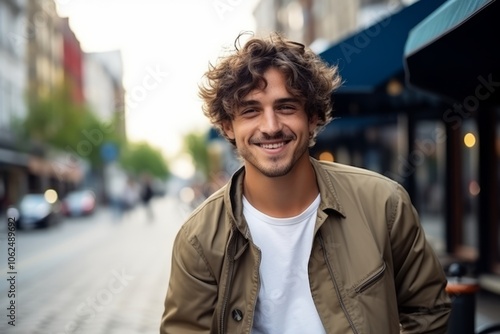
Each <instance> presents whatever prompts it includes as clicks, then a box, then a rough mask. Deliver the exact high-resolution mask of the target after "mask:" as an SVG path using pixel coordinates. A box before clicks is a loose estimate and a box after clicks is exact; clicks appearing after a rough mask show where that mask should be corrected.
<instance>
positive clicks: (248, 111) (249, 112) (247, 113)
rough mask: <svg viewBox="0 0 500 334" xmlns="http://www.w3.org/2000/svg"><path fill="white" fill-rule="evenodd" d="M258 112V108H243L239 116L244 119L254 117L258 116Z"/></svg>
mask: <svg viewBox="0 0 500 334" xmlns="http://www.w3.org/2000/svg"><path fill="white" fill-rule="evenodd" d="M258 112H259V111H258V110H257V109H256V108H243V109H241V110H240V112H239V115H240V116H243V117H253V116H255V115H257V113H258Z"/></svg>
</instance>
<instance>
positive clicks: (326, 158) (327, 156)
mask: <svg viewBox="0 0 500 334" xmlns="http://www.w3.org/2000/svg"><path fill="white" fill-rule="evenodd" d="M319 160H323V161H331V162H333V161H335V158H334V157H333V154H331V153H330V152H328V151H325V152H321V154H320V155H319Z"/></svg>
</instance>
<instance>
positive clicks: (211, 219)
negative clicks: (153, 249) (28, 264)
mask: <svg viewBox="0 0 500 334" xmlns="http://www.w3.org/2000/svg"><path fill="white" fill-rule="evenodd" d="M226 188H227V186H224V187H222V188H221V189H219V190H218V191H216V192H215V193H214V194H212V195H211V196H210V197H208V198H207V199H206V200H205V201H203V203H201V204H200V205H199V206H198V207H197V208H196V209H194V210H193V212H192V213H191V214H190V215H189V216H188V218H187V219H186V221H185V222H184V224H183V225H182V227H181V230H180V231H179V236H178V237H181V238H183V239H185V240H186V241H187V242H189V243H190V244H192V245H194V244H197V245H199V246H200V247H203V248H206V247H208V245H209V244H210V243H212V242H213V241H214V240H218V239H221V238H222V239H225V238H227V234H228V233H229V231H230V224H229V220H228V219H227V216H228V215H227V214H226V207H225V204H224V192H225V191H226ZM224 244H225V243H224Z"/></svg>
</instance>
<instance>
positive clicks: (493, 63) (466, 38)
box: [405, 0, 500, 103]
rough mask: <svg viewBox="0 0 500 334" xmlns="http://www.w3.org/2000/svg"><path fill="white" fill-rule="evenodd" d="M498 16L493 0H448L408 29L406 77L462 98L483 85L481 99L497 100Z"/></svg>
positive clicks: (499, 9)
mask: <svg viewBox="0 0 500 334" xmlns="http://www.w3.org/2000/svg"><path fill="white" fill-rule="evenodd" d="M499 19H500V3H499V1H497V0H474V1H471V0H448V1H447V2H446V3H445V4H443V5H442V6H440V7H439V8H438V9H436V10H435V11H434V12H433V13H431V14H430V15H429V16H428V17H427V18H426V19H425V20H423V21H422V22H421V23H420V24H418V25H417V26H415V28H413V29H412V30H411V31H410V34H409V36H408V40H407V42H406V47H405V62H406V66H405V67H406V68H405V70H406V79H407V82H408V83H409V84H410V85H411V86H413V87H416V88H420V89H423V90H426V91H428V92H433V93H436V94H438V95H441V96H443V97H448V98H451V99H454V100H456V101H460V102H462V101H463V99H465V98H466V97H468V96H474V95H475V94H476V93H477V92H476V89H477V87H478V86H479V85H484V86H485V87H486V88H485V89H488V88H489V90H493V91H492V92H491V93H492V94H488V98H485V99H484V101H483V102H485V103H499V102H500V94H499V93H500V90H499V89H498V87H497V86H498V82H499V81H500V62H499V59H500V46H499V43H498V36H497V33H496V32H497V31H498V30H499V27H498V26H499ZM495 27H496V28H495ZM490 86H491V87H490ZM492 88H493V89H492ZM485 92H486V93H490V92H488V91H485ZM486 93H484V92H483V95H484V96H486Z"/></svg>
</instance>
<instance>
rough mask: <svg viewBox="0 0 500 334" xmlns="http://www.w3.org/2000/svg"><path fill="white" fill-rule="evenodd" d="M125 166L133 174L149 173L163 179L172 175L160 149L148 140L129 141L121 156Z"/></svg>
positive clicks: (122, 163)
mask: <svg viewBox="0 0 500 334" xmlns="http://www.w3.org/2000/svg"><path fill="white" fill-rule="evenodd" d="M120 163H121V165H122V166H123V168H124V169H125V170H127V171H129V172H131V173H132V174H135V175H140V174H144V173H148V174H150V175H153V176H156V177H158V178H161V179H167V178H168V177H169V176H170V171H169V168H168V165H167V163H166V161H165V158H164V157H163V155H162V153H161V152H160V150H158V149H156V148H154V147H153V146H151V145H150V144H148V143H146V142H139V143H129V144H128V145H127V146H126V147H125V149H124V150H123V153H122V154H121V157H120Z"/></svg>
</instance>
